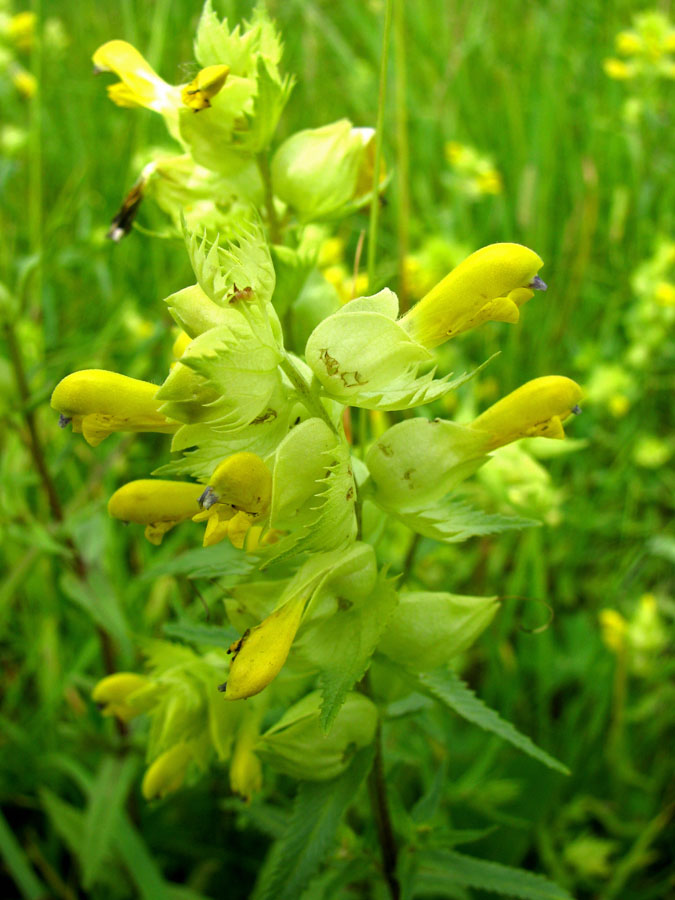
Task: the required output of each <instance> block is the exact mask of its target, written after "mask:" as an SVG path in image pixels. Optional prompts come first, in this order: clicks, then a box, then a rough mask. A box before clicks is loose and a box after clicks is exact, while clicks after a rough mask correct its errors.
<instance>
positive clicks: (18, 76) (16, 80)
mask: <svg viewBox="0 0 675 900" xmlns="http://www.w3.org/2000/svg"><path fill="white" fill-rule="evenodd" d="M10 77H11V79H12V84H13V85H14V87H15V88H16V89H17V91H18V92H19V93H20V94H21V96H22V97H24V98H25V99H26V100H30V99H31V98H32V97H34V96H35V95H36V94H37V89H38V83H37V79H36V78H35V76H34V75H32V74H31V73H30V72H27V71H26V70H25V69H24V68H23V67H22V66H18V65H15V64H13V65H12V66H11V67H10Z"/></svg>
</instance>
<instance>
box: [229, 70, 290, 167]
mask: <svg viewBox="0 0 675 900" xmlns="http://www.w3.org/2000/svg"><path fill="white" fill-rule="evenodd" d="M257 76H258V77H257V81H256V86H257V93H256V96H255V100H254V101H253V112H252V113H251V114H250V115H247V116H246V118H247V120H248V126H249V127H248V128H247V129H246V130H244V131H242V132H237V131H236V130H235V132H234V135H233V137H234V144H235V147H237V148H238V149H242V150H244V151H246V152H248V153H260V152H261V151H263V150H264V149H265V148H266V147H267V145H268V144H269V142H270V141H271V140H272V136H273V134H274V132H275V131H276V128H277V125H278V124H279V119H280V118H281V114H282V112H283V111H284V107H285V106H286V104H287V103H288V98H289V97H290V95H291V91H292V90H293V83H294V79H293V78H291V77H290V76H286V77H285V78H284V79H283V80H282V81H280V80H279V78H278V76H277V77H274V76H272V75H271V74H270V71H269V69H268V67H267V64H266V63H265V61H264V60H263V59H262V57H258V62H257Z"/></svg>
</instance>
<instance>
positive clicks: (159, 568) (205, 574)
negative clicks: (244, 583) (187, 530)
mask: <svg viewBox="0 0 675 900" xmlns="http://www.w3.org/2000/svg"><path fill="white" fill-rule="evenodd" d="M254 568H255V561H254V560H253V558H252V557H249V556H244V554H243V553H242V552H241V550H237V549H236V548H235V547H233V546H232V545H231V544H229V543H221V544H217V545H216V546H215V547H199V548H198V549H195V550H187V551H186V552H185V553H181V554H179V555H178V556H175V557H172V558H171V559H167V560H165V561H164V562H160V563H158V564H156V565H154V566H151V567H150V568H148V569H146V570H145V572H143V574H142V575H141V578H142V579H143V580H144V581H149V580H152V579H154V578H157V577H158V576H159V575H186V576H187V577H188V578H219V579H224V580H223V581H221V582H220V584H221V585H222V586H226V585H227V584H236V582H238V581H239V580H240V579H242V578H244V577H245V576H246V575H248V574H249V573H250V572H251V571H252V570H253V569H254Z"/></svg>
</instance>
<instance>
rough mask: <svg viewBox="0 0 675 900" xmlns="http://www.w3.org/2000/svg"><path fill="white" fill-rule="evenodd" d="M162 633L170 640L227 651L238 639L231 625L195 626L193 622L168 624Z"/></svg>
mask: <svg viewBox="0 0 675 900" xmlns="http://www.w3.org/2000/svg"><path fill="white" fill-rule="evenodd" d="M162 632H163V633H164V634H165V635H166V637H168V638H173V639H178V640H180V641H185V642H186V643H188V644H197V645H198V646H200V647H221V648H222V649H223V650H227V649H228V647H229V646H230V644H231V643H232V641H234V640H236V639H237V637H238V634H237V632H236V631H235V629H234V628H232V626H230V625H194V624H192V623H191V622H166V623H165V624H164V625H163V626H162Z"/></svg>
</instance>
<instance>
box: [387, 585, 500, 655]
mask: <svg viewBox="0 0 675 900" xmlns="http://www.w3.org/2000/svg"><path fill="white" fill-rule="evenodd" d="M498 608H499V604H498V602H497V598H496V597H462V596H459V595H457V594H446V593H430V592H426V591H415V592H411V593H403V594H400V595H399V604H398V606H397V607H396V609H395V610H394V614H393V616H392V617H391V620H390V622H389V625H388V626H387V630H386V631H385V633H384V635H383V637H382V640H381V641H380V643H379V645H378V650H380V651H381V652H382V653H384V654H385V655H386V656H388V657H390V659H393V660H394V661H395V662H396V663H398V664H399V665H401V666H403V667H405V668H408V669H412V670H413V671H415V672H424V671H427V670H430V669H436V668H438V667H439V666H442V665H444V664H445V663H447V662H448V661H449V660H451V659H452V658H453V656H457V654H458V653H462V652H463V651H464V650H466V649H467V648H468V647H470V646H471V644H473V642H474V641H475V640H476V638H477V637H478V636H479V635H480V634H482V632H483V631H484V630H485V629H486V628H487V626H488V625H489V624H490V622H491V621H492V619H493V618H494V616H495V614H496V612H497V610H498Z"/></svg>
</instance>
